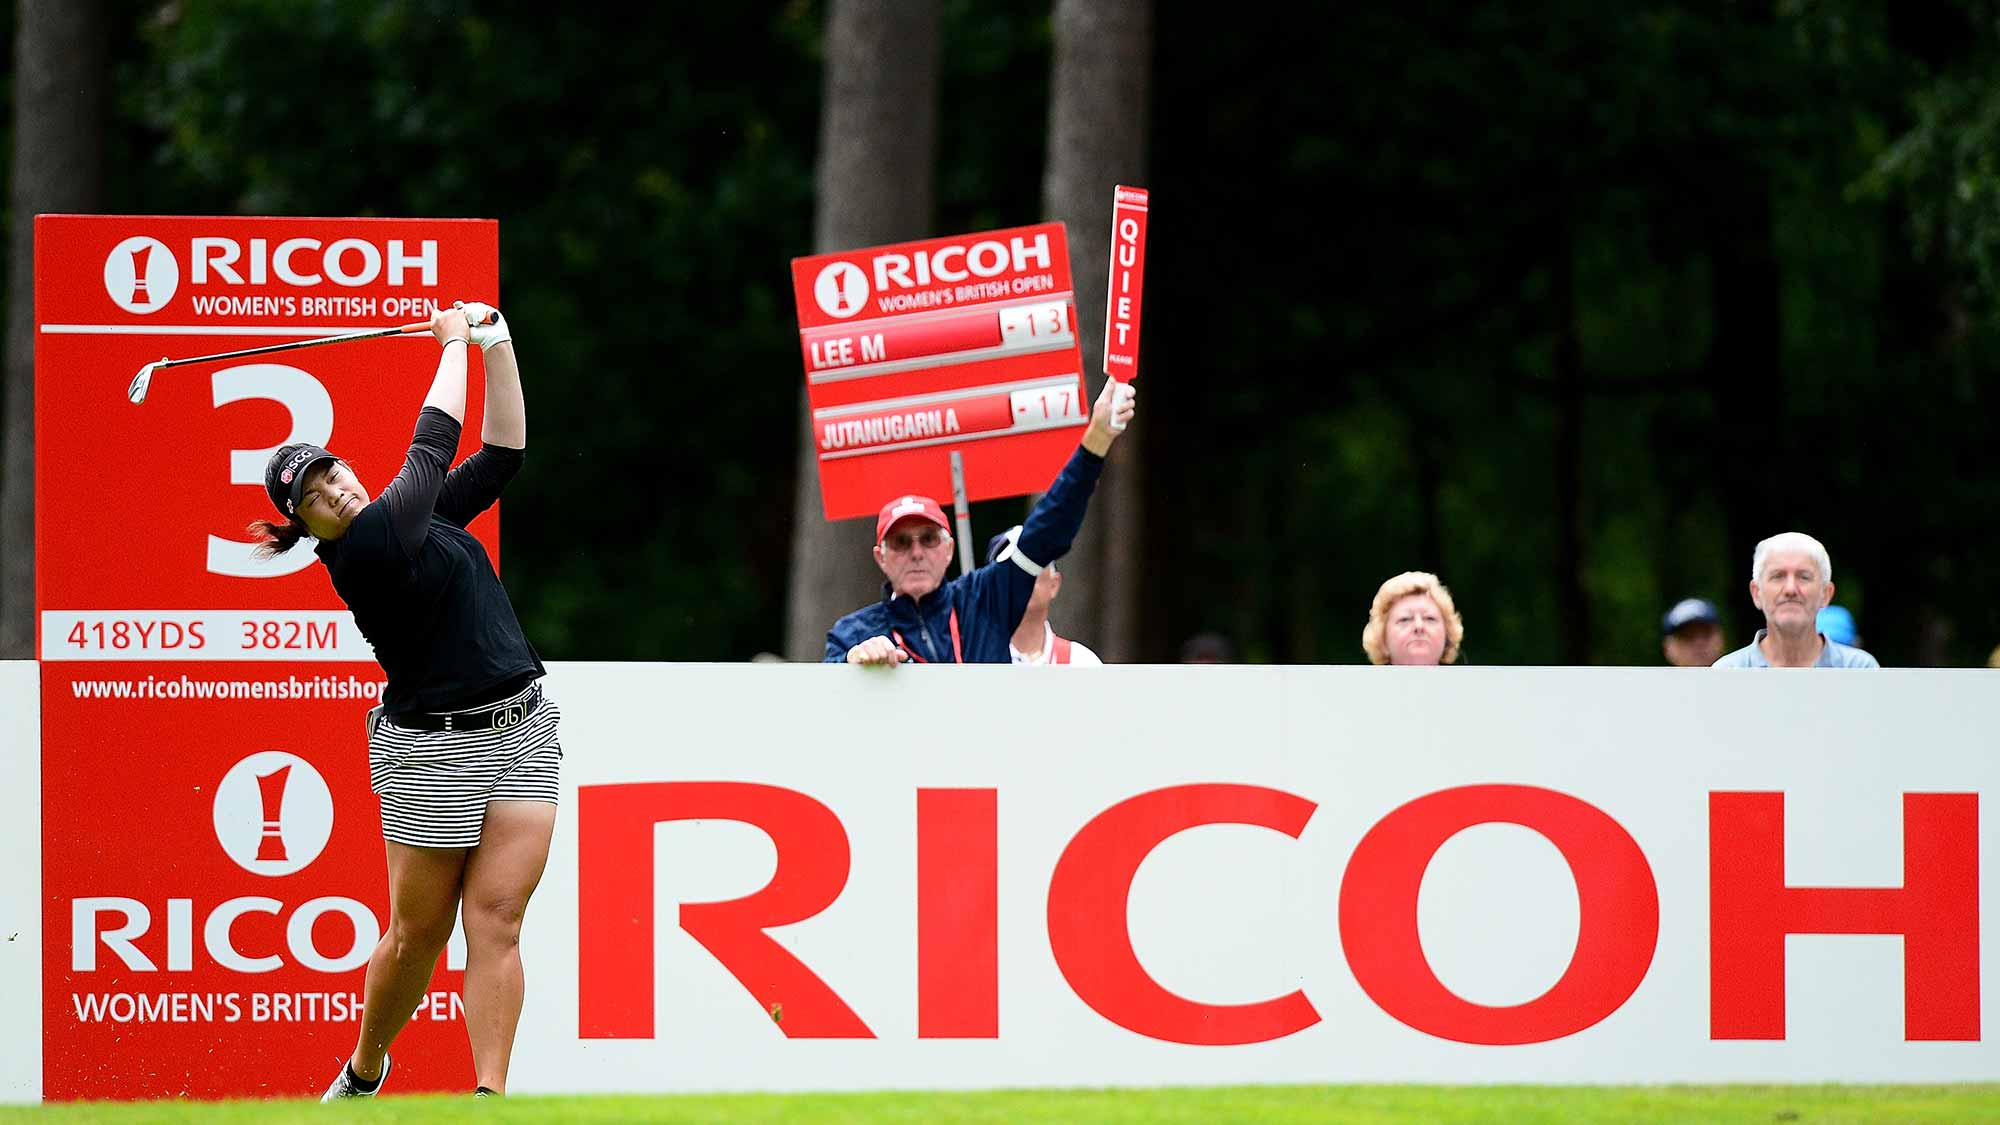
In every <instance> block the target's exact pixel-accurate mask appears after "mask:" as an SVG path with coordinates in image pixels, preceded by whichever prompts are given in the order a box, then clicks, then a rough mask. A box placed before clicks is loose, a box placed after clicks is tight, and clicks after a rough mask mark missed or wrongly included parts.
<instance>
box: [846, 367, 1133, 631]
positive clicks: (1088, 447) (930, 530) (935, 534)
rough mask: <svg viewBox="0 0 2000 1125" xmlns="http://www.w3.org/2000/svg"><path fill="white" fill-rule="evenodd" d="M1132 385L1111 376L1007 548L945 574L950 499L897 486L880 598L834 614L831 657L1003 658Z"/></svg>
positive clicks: (882, 528) (881, 521) (1067, 539)
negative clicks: (1079, 436) (995, 557)
mask: <svg viewBox="0 0 2000 1125" xmlns="http://www.w3.org/2000/svg"><path fill="white" fill-rule="evenodd" d="M1136 409H1137V396H1136V393H1135V391H1134V388H1132V387H1131V386H1130V385H1121V384H1117V383H1114V382H1106V383H1105V385H1104V390H1103V391H1102V392H1101V393H1099V394H1098V396H1097V402H1096V405H1095V406H1094V407H1093V408H1092V410H1091V417H1090V425H1089V426H1088V427H1087V428H1086V429H1085V430H1084V434H1083V440H1082V441H1081V442H1079V443H1078V446H1077V449H1076V451H1075V452H1074V453H1072V454H1071V455H1070V459H1069V463H1068V464H1066V465H1064V466H1063V468H1062V471H1061V472H1060V473H1058V474H1056V479H1055V480H1054V482H1052V483H1051V484H1050V485H1049V488H1048V491H1047V492H1044V493H1043V494H1042V498H1041V500H1040V501H1038V502H1037V503H1036V504H1035V508H1034V510H1033V511H1032V512H1029V513H1028V518H1027V521H1026V522H1025V523H1023V524H1022V526H1021V537H1020V541H1019V543H1018V544H1017V545H1016V547H1015V549H1014V550H1013V551H1012V552H1010V553H1009V554H1008V555H1007V557H1006V558H1003V559H1001V560H999V561H997V562H992V563H988V564H987V565H985V566H982V567H979V568H978V569H976V570H974V571H972V572H971V573H969V574H961V575H959V576H958V577H957V578H954V579H952V580H951V581H949V582H947V581H945V580H944V573H945V570H946V569H947V568H948V566H949V564H950V562H951V554H952V537H951V534H950V529H949V524H948V522H947V520H946V518H945V515H944V509H943V508H942V507H941V506H940V505H939V504H938V502H937V501H936V500H934V499H932V498H930V497H928V496H918V495H909V496H900V497H897V498H895V499H893V500H891V501H890V502H889V503H887V504H885V505H883V507H882V510H881V512H880V513H878V514H877V516H876V520H875V564H876V565H877V566H879V567H881V568H882V576H883V578H884V582H883V584H882V600H881V601H879V602H876V603H875V604H873V605H867V606H863V607H862V608H860V609H857V610H855V611H854V612H853V613H850V614H848V615H847V616H845V617H843V618H841V619H840V620H839V621H836V622H834V624H833V628H831V629H829V630H827V634H826V657H825V660H826V662H827V663H829V664H837V663H841V662H843V661H845V662H846V663H849V664H882V665H890V666H894V665H897V664H901V663H904V662H906V661H915V662H917V663H919V664H1006V663H1009V662H1010V661H1011V660H1012V656H1011V654H1010V653H1009V652H1008V650H1007V642H1008V640H1009V638H1011V637H1012V636H1013V634H1014V630H1015V628H1016V627H1017V626H1019V625H1020V623H1021V617H1022V615H1023V614H1025V613H1026V612H1027V610H1028V599H1029V598H1030V597H1031V596H1032V595H1033V594H1034V591H1035V578H1036V576H1037V575H1039V574H1040V573H1041V571H1042V568H1043V567H1044V566H1046V565H1048V564H1049V563H1052V562H1054V561H1055V560H1056V559H1058V558H1061V557H1062V556H1063V555H1064V554H1066V553H1068V551H1069V547H1070V543H1071V542H1072V541H1074V540H1075V539H1076V533H1077V531H1078V530H1079V529H1080V528H1081V527H1082V526H1083V515H1084V511H1085V509H1086V508H1087V507H1088V506H1089V503H1090V494H1091V492H1092V491H1094V490H1095V489H1096V487H1097V478H1098V474H1100V473H1102V472H1103V471H1104V457H1105V455H1106V454H1107V453H1109V452H1111V446H1112V444H1113V443H1114V442H1116V441H1117V440H1118V436H1119V435H1120V434H1122V433H1123V432H1124V431H1125V427H1126V425H1127V424H1129V423H1130V422H1131V420H1132V415H1133V412H1134V411H1135V410H1136Z"/></svg>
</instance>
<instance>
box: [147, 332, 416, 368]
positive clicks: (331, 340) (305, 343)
mask: <svg viewBox="0 0 2000 1125" xmlns="http://www.w3.org/2000/svg"><path fill="white" fill-rule="evenodd" d="M429 328H430V323H429V322H428V321H418V322H416V323H415V324H404V325H399V326H397V327H394V328H375V329H371V330H369V331H367V332H350V333H348V334H347V335H344V336H321V337H319V338H318V339H314V340H294V341H292V342H291V343H288V344H267V345H265V346H264V347H261V348H244V349H243V350H241V351H234V352H216V353H215V354H214V355H197V356H189V357H188V358H186V359H166V360H161V361H160V362H159V363H156V364H154V365H153V366H154V369H155V370H160V369H164V368H168V367H179V366H181V365H182V364H187V363H205V362H207V361H209V360H216V359H241V358H243V357H245V356H253V355H268V354H270V353H272V352H293V351H297V350H299V349H300V348H316V347H319V346H320V345H321V344H344V343H347V342H348V341H350V340H373V339H376V338H377V337H381V336H404V335H408V334H410V333H413V332H423V331H426V330H428V329H429Z"/></svg>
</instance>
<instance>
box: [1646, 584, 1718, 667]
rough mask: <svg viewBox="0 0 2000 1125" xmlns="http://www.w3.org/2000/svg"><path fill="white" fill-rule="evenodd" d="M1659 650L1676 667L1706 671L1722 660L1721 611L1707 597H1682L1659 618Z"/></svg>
mask: <svg viewBox="0 0 2000 1125" xmlns="http://www.w3.org/2000/svg"><path fill="white" fill-rule="evenodd" d="M1660 650H1661V651H1662V652H1664V653H1665V654H1666V657H1667V663H1669V664H1671V665H1673V666H1674V667H1676V668H1706V667H1708V666H1709V665H1711V664H1714V663H1715V662H1716V661H1717V660H1719V659H1721V657H1722V612H1721V611H1720V610H1718V609H1716V608H1715V603H1714V602H1712V601H1709V600H1708V599H1707V598H1682V599H1681V600H1680V601H1677V602H1675V603H1674V607H1673V608H1672V609H1670V610H1668V611H1667V614H1666V616H1665V617H1662V618H1661V619H1660Z"/></svg>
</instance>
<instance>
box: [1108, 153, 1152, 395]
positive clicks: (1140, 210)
mask: <svg viewBox="0 0 2000 1125" xmlns="http://www.w3.org/2000/svg"><path fill="white" fill-rule="evenodd" d="M1147 198H1148V196H1147V192H1146V189H1145V188H1132V187H1118V188H1114V189H1113V190H1112V194H1111V283H1110V284H1109V285H1108V286H1106V287H1105V293H1104V373H1105V374H1106V375H1109V376H1111V377H1112V378H1113V379H1116V380H1118V381H1119V382H1121V383H1129V382H1131V381H1132V380H1134V379H1137V378H1138V377H1139V298H1140V296H1141V294H1142V293H1143V291H1144V289H1145V281H1146V203H1147Z"/></svg>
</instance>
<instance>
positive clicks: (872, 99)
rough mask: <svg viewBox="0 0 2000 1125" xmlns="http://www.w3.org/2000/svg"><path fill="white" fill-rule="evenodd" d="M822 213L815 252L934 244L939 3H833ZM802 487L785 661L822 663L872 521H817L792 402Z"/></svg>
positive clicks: (870, 572)
mask: <svg viewBox="0 0 2000 1125" xmlns="http://www.w3.org/2000/svg"><path fill="white" fill-rule="evenodd" d="M824 91H825V92H824V96H823V100H822V109H821V111H820V130H819V173H818V174H819V201H818V206H817V208H816V211H815V215H814V219H813V244H814V247H815V249H817V250H818V251H820V252H822V253H823V252H826V251H831V250H848V249H852V248H854V247H856V246H872V245H877V244H880V243H884V242H900V241H905V240H908V239H913V238H922V237H926V236H928V235H930V234H931V233H933V232H932V231H931V230H930V224H931V184H932V179H933V168H934V165H935V164H936V149H937V100H938V5H937V3H936V0H834V2H833V5H832V10H831V11H830V12H828V13H827V21H826V78H825V84H824ZM798 434H799V444H798V484H797V488H796V490H795V496H796V498H797V499H796V505H795V508H794V510H793V513H792V577H791V598H790V618H789V625H788V626H787V628H786V640H785V654H786V655H787V656H788V657H790V658H791V659H793V660H818V659H819V658H820V656H821V654H822V653H823V652H824V651H825V649H826V630H827V626H829V625H832V624H833V623H834V621H835V620H836V619H838V618H839V617H840V616H841V615H842V614H845V613H847V612H849V611H851V610H853V609H855V608H857V607H859V606H861V605H864V604H866V603H867V602H869V601H872V600H873V599H874V598H875V596H876V595H875V591H876V589H877V586H878V584H879V583H880V581H881V577H882V576H881V572H880V571H879V570H877V569H876V567H875V564H874V561H873V557H872V556H871V555H870V553H869V548H870V546H871V545H872V544H871V542H870V541H871V540H872V539H873V537H874V533H875V525H874V524H873V522H871V521H858V520H848V521H843V522H841V523H832V522H829V521H828V520H827V519H826V518H825V516H824V515H822V511H823V508H822V505H821V503H820V491H819V470H818V459H817V457H816V456H815V454H814V444H813V437H812V416H811V412H810V411H809V410H808V409H807V408H806V404H805V395H804V392H803V390H802V391H801V392H800V397H799V428H798Z"/></svg>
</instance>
